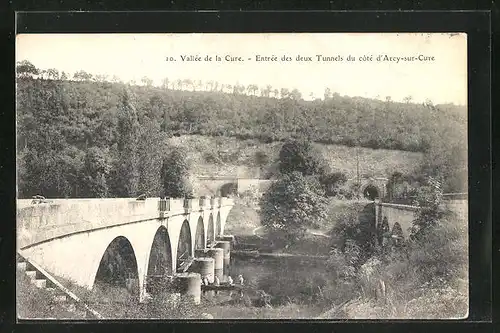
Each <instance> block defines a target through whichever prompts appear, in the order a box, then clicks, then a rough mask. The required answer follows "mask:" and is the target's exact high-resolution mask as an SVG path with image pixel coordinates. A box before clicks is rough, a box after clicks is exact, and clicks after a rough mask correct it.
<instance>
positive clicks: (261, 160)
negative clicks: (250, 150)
mask: <svg viewBox="0 0 500 333" xmlns="http://www.w3.org/2000/svg"><path fill="white" fill-rule="evenodd" d="M254 159H255V164H256V165H257V166H260V167H262V166H265V165H267V164H268V163H269V161H270V159H269V156H268V155H267V154H266V153H265V152H263V151H258V152H256V153H255V156H254Z"/></svg>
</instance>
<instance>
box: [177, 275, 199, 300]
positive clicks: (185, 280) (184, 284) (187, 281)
mask: <svg viewBox="0 0 500 333" xmlns="http://www.w3.org/2000/svg"><path fill="white" fill-rule="evenodd" d="M174 288H175V291H177V292H178V293H180V294H181V295H186V296H188V297H192V298H193V300H194V303H195V304H200V302H201V275H200V274H199V273H178V274H176V275H175V276H174Z"/></svg>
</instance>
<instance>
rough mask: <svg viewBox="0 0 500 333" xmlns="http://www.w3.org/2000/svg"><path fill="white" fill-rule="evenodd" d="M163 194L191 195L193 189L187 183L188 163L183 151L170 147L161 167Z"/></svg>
mask: <svg viewBox="0 0 500 333" xmlns="http://www.w3.org/2000/svg"><path fill="white" fill-rule="evenodd" d="M161 177H162V178H161V179H162V184H163V195H164V196H167V197H171V198H183V197H188V196H192V194H193V189H192V188H191V186H190V183H189V179H188V177H189V164H188V161H187V156H186V154H185V153H184V151H183V150H182V149H180V148H178V147H172V148H171V151H170V153H169V154H168V155H167V156H166V157H165V158H164V159H163V164H162V168H161Z"/></svg>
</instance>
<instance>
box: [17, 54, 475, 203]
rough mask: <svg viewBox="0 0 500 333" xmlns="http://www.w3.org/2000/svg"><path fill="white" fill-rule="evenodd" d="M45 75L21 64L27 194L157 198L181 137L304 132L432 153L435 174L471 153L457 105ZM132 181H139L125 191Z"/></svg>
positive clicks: (23, 186)
mask: <svg viewBox="0 0 500 333" xmlns="http://www.w3.org/2000/svg"><path fill="white" fill-rule="evenodd" d="M24 65H26V63H25V64H24ZM35 70H36V72H37V73H40V71H39V70H38V69H36V68H35ZM53 71H54V70H53ZM44 73H45V75H29V74H30V73H29V70H28V71H26V70H24V71H19V67H18V80H17V135H18V141H17V142H18V152H19V153H18V179H19V195H20V196H30V195H33V194H35V193H41V194H44V195H46V196H49V197H72V196H92V195H96V194H95V193H96V192H95V188H93V187H95V186H97V187H99V188H101V187H103V188H102V191H104V192H102V191H98V193H101V194H100V195H104V193H105V195H107V196H133V195H137V194H140V193H143V192H144V191H148V190H149V191H152V193H156V191H158V190H159V188H158V186H157V185H156V182H157V179H156V178H157V177H156V174H157V171H158V170H159V168H160V167H161V158H162V156H163V155H164V152H165V149H166V147H164V146H163V145H160V144H159V143H160V142H163V140H164V139H165V138H168V137H172V136H179V135H194V134H197V135H203V136H219V137H220V136H230V137H236V138H239V139H257V140H260V141H262V142H266V143H271V142H274V141H279V140H285V139H287V138H290V137H298V136H302V137H307V138H309V139H311V140H313V141H315V142H318V143H327V144H341V145H348V146H355V145H359V146H363V147H369V148H376V149H377V148H384V149H397V150H406V151H413V152H424V153H425V154H426V156H428V158H427V159H424V164H425V165H424V166H426V167H427V170H434V169H436V167H437V166H436V165H435V164H436V163H438V161H436V158H438V159H444V160H446V161H445V162H443V163H445V164H446V168H448V169H450V170H448V169H446V168H444V169H446V172H448V173H453V172H455V170H451V169H453V167H452V166H451V165H456V164H457V163H458V162H459V163H461V168H462V169H463V162H464V156H466V155H465V154H464V152H465V151H464V150H463V147H465V144H466V132H465V131H466V126H467V123H466V111H465V108H464V107H459V106H455V105H436V106H434V105H432V104H431V103H427V104H425V105H422V104H413V103H411V102H410V101H409V100H408V103H396V102H392V101H390V99H389V98H387V100H386V101H379V100H373V99H365V98H358V97H354V98H351V97H342V96H339V95H338V94H335V93H333V94H331V93H330V92H326V91H325V99H324V100H319V99H316V100H314V101H305V100H303V99H302V98H301V96H300V93H299V94H297V92H295V93H288V92H286V91H285V92H283V91H282V92H281V94H278V93H275V94H274V96H276V97H270V96H271V95H272V94H271V93H269V92H270V91H272V89H271V88H269V87H268V88H267V89H269V91H268V92H267V93H262V92H261V95H263V96H257V90H258V89H254V88H255V87H254V88H252V89H250V87H249V89H248V90H247V89H243V90H242V89H240V88H238V89H233V92H232V93H229V91H228V89H227V86H226V87H225V89H222V91H221V89H218V88H217V86H216V85H214V84H212V85H207V86H205V88H203V89H202V90H201V91H200V89H198V88H199V87H198V86H195V85H192V86H191V89H190V90H195V89H197V90H198V91H187V90H185V89H189V87H188V86H187V85H184V86H183V85H177V86H176V85H169V84H168V83H167V84H165V85H164V86H163V88H161V87H154V86H152V85H151V82H149V81H147V80H144V82H143V83H144V84H143V85H142V86H138V85H131V84H129V83H128V84H125V83H121V82H113V83H112V82H108V81H106V80H104V79H102V78H99V77H93V76H92V75H90V74H88V75H83V74H82V73H80V74H82V75H80V74H79V75H76V74H75V75H74V76H73V79H72V80H68V79H67V78H66V75H64V76H63V75H59V73H55V74H54V73H52V74H50V73H49V71H45V72H44ZM47 73H49V74H47ZM83 73H84V72H83ZM56 74H57V75H56ZM77 74H78V73H77ZM84 74H85V73H84ZM235 87H238V86H235ZM257 88H258V87H257ZM207 90H208V91H207ZM252 92H253V94H252ZM281 96H282V98H278V97H281ZM448 157H450V158H455V159H457V161H458V162H456V161H455V162H449V158H448ZM440 163H441V162H440ZM450 163H451V164H450ZM441 164H442V163H441ZM465 165H466V160H465ZM444 169H443V170H444ZM462 171H463V170H462ZM96 175H97V176H96ZM96 177H97V178H99V179H96ZM131 179H134V180H133V181H131ZM125 180H127V181H128V182H131V184H132V185H130V186H128V187H126V188H124V187H123V186H122V185H121V184H122V183H123V182H124V181H125ZM92 184H93V185H92ZM89 187H90V188H89Z"/></svg>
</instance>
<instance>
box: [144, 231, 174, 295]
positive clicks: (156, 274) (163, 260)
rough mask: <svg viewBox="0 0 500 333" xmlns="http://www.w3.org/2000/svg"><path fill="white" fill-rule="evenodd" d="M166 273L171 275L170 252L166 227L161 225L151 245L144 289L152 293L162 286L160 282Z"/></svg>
mask: <svg viewBox="0 0 500 333" xmlns="http://www.w3.org/2000/svg"><path fill="white" fill-rule="evenodd" d="M168 275H172V253H171V247H170V238H169V237H168V232H167V229H166V228H165V227H163V226H162V227H160V228H158V230H157V231H156V234H155V237H154V239H153V244H152V245H151V252H150V255H149V262H148V274H147V282H146V291H147V292H148V293H150V294H154V293H155V292H156V291H157V290H158V289H160V288H162V283H163V282H164V281H165V277H166V276H168Z"/></svg>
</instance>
